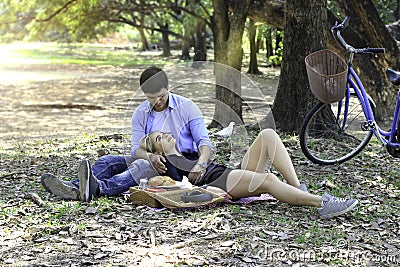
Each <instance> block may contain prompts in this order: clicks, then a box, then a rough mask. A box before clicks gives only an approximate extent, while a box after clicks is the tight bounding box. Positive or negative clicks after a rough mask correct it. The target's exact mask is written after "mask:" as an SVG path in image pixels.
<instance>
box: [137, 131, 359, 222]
mask: <svg viewBox="0 0 400 267" xmlns="http://www.w3.org/2000/svg"><path fill="white" fill-rule="evenodd" d="M140 146H141V148H143V149H144V150H146V151H147V152H150V153H159V154H162V155H163V158H162V159H163V160H164V161H165V165H166V167H167V172H166V173H165V174H164V175H168V176H170V177H171V178H173V179H174V180H178V181H179V180H182V177H183V176H186V175H187V174H188V173H189V171H190V170H191V169H192V168H193V166H194V165H196V164H199V165H203V164H202V163H198V162H197V161H191V160H190V159H187V158H185V157H184V156H183V155H182V154H181V153H180V152H179V151H178V149H177V147H176V139H175V138H174V137H173V136H172V135H170V134H166V133H162V132H152V133H150V134H148V135H145V136H144V137H143V138H142V140H141V142H140ZM268 158H269V159H270V160H271V162H272V165H273V166H274V167H275V168H276V169H277V170H278V171H279V172H280V173H281V174H282V175H283V177H284V179H285V180H286V182H287V183H284V182H282V181H281V180H279V179H278V177H276V175H274V174H273V173H266V172H265V169H266V167H267V161H268ZM203 167H204V168H203V172H202V173H203V175H202V176H201V177H200V179H197V180H195V181H190V182H192V184H194V185H204V184H207V185H209V186H214V187H218V188H220V189H222V190H224V191H226V192H227V193H228V194H229V196H231V197H232V198H241V197H248V196H254V195H259V194H263V193H269V194H271V195H272V196H273V197H275V198H276V199H278V200H279V201H282V202H286V203H288V204H291V205H299V206H312V207H317V211H318V213H319V214H320V215H321V216H322V217H323V218H331V217H334V216H338V215H341V214H344V213H346V212H348V211H350V210H351V209H353V208H354V207H355V206H356V205H357V203H358V201H357V200H356V199H342V198H337V197H334V196H331V195H329V194H327V193H325V194H324V195H323V196H322V197H321V196H317V195H313V194H309V193H308V192H307V189H306V188H305V186H303V187H302V189H300V183H299V180H298V178H297V175H296V172H295V170H294V167H293V164H292V161H291V159H290V157H289V154H288V153H287V151H286V148H285V146H284V145H283V143H282V141H281V139H280V138H279V136H278V135H277V134H276V132H275V131H274V130H272V129H264V130H262V131H261V132H260V133H259V135H258V136H257V138H256V139H255V140H254V142H253V143H252V144H251V146H250V147H249V149H248V151H247V152H246V154H245V155H244V157H243V160H242V163H241V168H240V169H231V168H228V167H225V166H223V165H219V164H216V163H213V162H209V163H208V164H207V166H204V165H203Z"/></svg>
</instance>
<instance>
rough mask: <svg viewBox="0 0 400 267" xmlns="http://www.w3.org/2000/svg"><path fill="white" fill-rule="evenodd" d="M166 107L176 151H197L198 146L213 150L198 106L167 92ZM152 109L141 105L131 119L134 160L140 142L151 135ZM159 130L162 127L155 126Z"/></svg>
mask: <svg viewBox="0 0 400 267" xmlns="http://www.w3.org/2000/svg"><path fill="white" fill-rule="evenodd" d="M168 94H169V96H168V107H167V109H166V114H165V116H166V118H165V119H166V121H165V123H168V124H169V126H170V127H169V128H170V129H171V131H172V132H171V134H172V136H173V137H174V138H175V139H176V140H177V146H178V150H179V151H181V152H187V153H194V152H198V148H199V147H201V146H209V147H210V148H212V143H211V140H210V139H209V137H208V130H207V128H206V126H205V124H204V117H203V114H202V113H201V111H200V109H199V108H198V107H197V105H196V104H195V103H194V102H193V101H192V100H190V99H188V98H186V97H183V96H180V95H176V94H173V93H168ZM153 121H154V110H153V109H152V107H151V105H150V102H149V101H147V100H146V101H144V102H143V103H142V104H140V105H139V106H138V107H137V108H136V110H135V112H134V114H133V117H132V149H131V155H132V156H133V157H136V155H135V151H136V149H138V148H139V147H140V139H141V138H142V137H143V136H144V135H145V134H148V133H150V132H152V131H153V130H152V128H153V126H155V125H153ZM156 128H158V129H161V128H162V126H161V127H160V125H157V127H156Z"/></svg>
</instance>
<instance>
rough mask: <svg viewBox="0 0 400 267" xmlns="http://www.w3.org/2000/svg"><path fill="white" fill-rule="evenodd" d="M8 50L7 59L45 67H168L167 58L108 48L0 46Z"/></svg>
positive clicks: (43, 45)
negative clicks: (51, 65) (35, 63)
mask: <svg viewBox="0 0 400 267" xmlns="http://www.w3.org/2000/svg"><path fill="white" fill-rule="evenodd" d="M4 47H5V49H6V50H7V48H8V49H9V50H11V51H12V55H10V56H11V57H14V58H16V59H18V60H21V59H24V60H30V61H37V62H40V63H48V64H79V65H112V66H143V65H154V64H156V65H160V66H165V65H170V64H173V63H174V62H173V61H171V58H163V57H162V56H161V52H160V56H156V57H155V56H146V55H143V54H142V53H141V52H140V51H133V50H131V51H125V50H113V48H112V47H109V46H102V45H91V44H79V45H69V46H65V45H61V44H54V43H44V44H42V45H37V44H32V46H31V47H29V45H24V46H22V47H15V48H13V46H12V45H9V46H8V47H7V46H5V45H3V48H4Z"/></svg>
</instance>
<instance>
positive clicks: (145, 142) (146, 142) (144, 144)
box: [140, 133, 156, 153]
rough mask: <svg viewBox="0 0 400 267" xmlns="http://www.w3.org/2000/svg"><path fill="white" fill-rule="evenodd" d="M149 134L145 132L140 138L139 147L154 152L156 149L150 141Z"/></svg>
mask: <svg viewBox="0 0 400 267" xmlns="http://www.w3.org/2000/svg"><path fill="white" fill-rule="evenodd" d="M150 135H151V133H149V134H146V135H145V136H143V137H142V139H140V148H141V149H143V150H146V151H147V152H150V153H154V152H155V150H156V149H155V147H154V145H153V142H152V141H151V138H150Z"/></svg>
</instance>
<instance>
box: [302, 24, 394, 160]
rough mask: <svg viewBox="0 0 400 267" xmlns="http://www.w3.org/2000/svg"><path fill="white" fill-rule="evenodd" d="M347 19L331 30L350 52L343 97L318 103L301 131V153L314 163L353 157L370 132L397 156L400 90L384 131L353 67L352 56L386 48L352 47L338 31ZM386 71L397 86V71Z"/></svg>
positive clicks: (372, 102)
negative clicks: (389, 122)
mask: <svg viewBox="0 0 400 267" xmlns="http://www.w3.org/2000/svg"><path fill="white" fill-rule="evenodd" d="M348 20H349V17H346V18H345V19H344V20H343V22H342V23H340V24H338V23H336V24H335V25H334V26H333V27H332V29H331V31H332V34H333V37H334V38H335V40H339V41H340V43H341V44H342V45H343V47H344V48H345V49H346V52H347V53H348V54H349V58H348V61H347V81H345V84H346V85H345V86H346V88H345V89H346V90H345V93H344V97H343V99H341V100H338V101H336V102H333V103H324V102H319V103H317V104H316V105H315V106H314V107H313V108H312V109H311V110H310V112H309V113H308V114H307V116H306V117H305V119H304V121H303V125H302V127H301V130H300V145H301V149H302V151H303V153H304V154H305V156H306V157H307V158H308V159H309V160H311V161H312V162H313V163H317V164H321V165H332V164H339V163H343V162H345V161H347V160H349V159H351V158H353V157H354V156H356V155H357V154H358V153H360V151H361V150H362V149H363V148H364V147H365V146H366V145H367V144H368V142H369V141H370V140H371V137H372V135H375V136H376V137H377V139H378V140H379V141H380V142H381V143H382V146H384V147H386V149H387V151H388V153H389V154H390V155H392V156H393V157H397V158H400V118H399V113H400V90H399V93H398V96H397V101H396V107H395V110H394V116H393V121H392V124H391V128H390V130H388V131H385V130H383V129H381V128H380V127H379V125H378V124H377V122H376V120H375V117H374V110H375V107H376V105H375V103H374V101H373V99H372V98H371V97H370V96H369V95H368V94H367V93H366V91H365V88H364V86H363V84H362V82H361V80H360V78H359V77H358V75H357V74H356V73H355V71H354V69H353V67H352V65H353V58H354V56H355V55H359V54H361V55H363V54H364V55H365V54H376V53H384V52H385V49H384V48H369V47H367V48H354V47H352V46H351V45H349V44H347V43H346V41H345V40H344V39H343V37H342V34H341V33H342V30H343V29H344V28H345V27H346V24H347V22H348ZM335 33H336V36H335ZM386 73H387V77H388V78H389V80H390V82H391V83H393V84H394V85H400V72H396V71H394V70H392V69H387V71H386Z"/></svg>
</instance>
